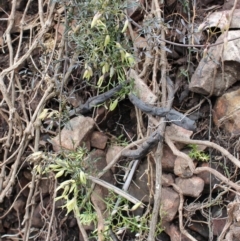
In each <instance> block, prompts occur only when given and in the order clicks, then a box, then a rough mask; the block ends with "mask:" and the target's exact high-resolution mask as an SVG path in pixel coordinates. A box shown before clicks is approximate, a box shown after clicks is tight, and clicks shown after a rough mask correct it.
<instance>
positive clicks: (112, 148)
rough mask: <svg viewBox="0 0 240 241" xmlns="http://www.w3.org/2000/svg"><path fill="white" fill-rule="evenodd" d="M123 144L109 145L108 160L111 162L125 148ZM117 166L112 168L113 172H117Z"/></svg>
mask: <svg viewBox="0 0 240 241" xmlns="http://www.w3.org/2000/svg"><path fill="white" fill-rule="evenodd" d="M123 148H124V147H123V146H117V145H111V146H110V147H108V150H107V154H106V161H107V164H109V163H110V162H111V161H112V160H113V159H114V158H115V157H116V156H117V155H118V154H119V153H120V152H121V151H122V149H123ZM115 169H116V168H115V166H113V167H112V168H111V170H112V172H113V173H115Z"/></svg>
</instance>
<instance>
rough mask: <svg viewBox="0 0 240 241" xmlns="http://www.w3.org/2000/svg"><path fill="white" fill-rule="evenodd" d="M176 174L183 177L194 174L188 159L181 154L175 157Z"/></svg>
mask: <svg viewBox="0 0 240 241" xmlns="http://www.w3.org/2000/svg"><path fill="white" fill-rule="evenodd" d="M189 158H190V157H189ZM174 174H175V175H176V176H179V177H182V178H188V177H191V176H192V175H193V173H192V171H191V170H190V168H189V165H188V161H187V160H186V159H184V158H182V157H179V156H178V157H177V158H176V159H175V163H174Z"/></svg>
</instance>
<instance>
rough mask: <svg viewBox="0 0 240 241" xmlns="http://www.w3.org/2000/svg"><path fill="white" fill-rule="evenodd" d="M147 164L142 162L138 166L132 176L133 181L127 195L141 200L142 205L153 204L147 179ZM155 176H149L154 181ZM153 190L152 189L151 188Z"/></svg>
mask: <svg viewBox="0 0 240 241" xmlns="http://www.w3.org/2000/svg"><path fill="white" fill-rule="evenodd" d="M148 174H149V173H148V163H147V161H143V162H141V163H140V164H139V167H138V169H137V171H136V173H135V175H134V178H133V181H132V182H131V184H130V186H129V189H128V193H129V194H130V195H132V196H133V197H135V198H137V199H138V200H141V201H142V202H144V203H149V202H150V203H152V202H153V194H152V193H151V191H150V183H149V178H148ZM154 176H155V174H153V175H152V176H151V178H152V179H153V180H154ZM152 188H154V187H152Z"/></svg>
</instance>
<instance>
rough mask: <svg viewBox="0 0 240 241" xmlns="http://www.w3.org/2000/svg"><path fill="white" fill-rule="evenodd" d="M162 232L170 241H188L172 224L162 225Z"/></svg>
mask: <svg viewBox="0 0 240 241" xmlns="http://www.w3.org/2000/svg"><path fill="white" fill-rule="evenodd" d="M163 226H164V227H165V229H164V231H165V232H166V233H167V234H168V235H169V236H170V239H171V241H190V239H188V238H187V237H185V236H184V235H182V234H181V232H180V230H179V228H178V227H177V226H175V225H174V224H171V225H170V224H169V223H164V225H163Z"/></svg>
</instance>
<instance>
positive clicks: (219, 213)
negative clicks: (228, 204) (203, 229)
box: [212, 206, 228, 236]
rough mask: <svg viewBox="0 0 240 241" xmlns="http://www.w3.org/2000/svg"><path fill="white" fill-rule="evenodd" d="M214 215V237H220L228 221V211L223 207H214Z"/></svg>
mask: <svg viewBox="0 0 240 241" xmlns="http://www.w3.org/2000/svg"><path fill="white" fill-rule="evenodd" d="M216 209H217V210H216ZM212 215H213V218H212V231H213V235H215V236H219V235H220V234H221V233H222V231H223V228H224V226H225V224H226V222H227V220H228V215H227V210H226V208H223V207H221V206H214V208H213V212H212Z"/></svg>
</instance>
